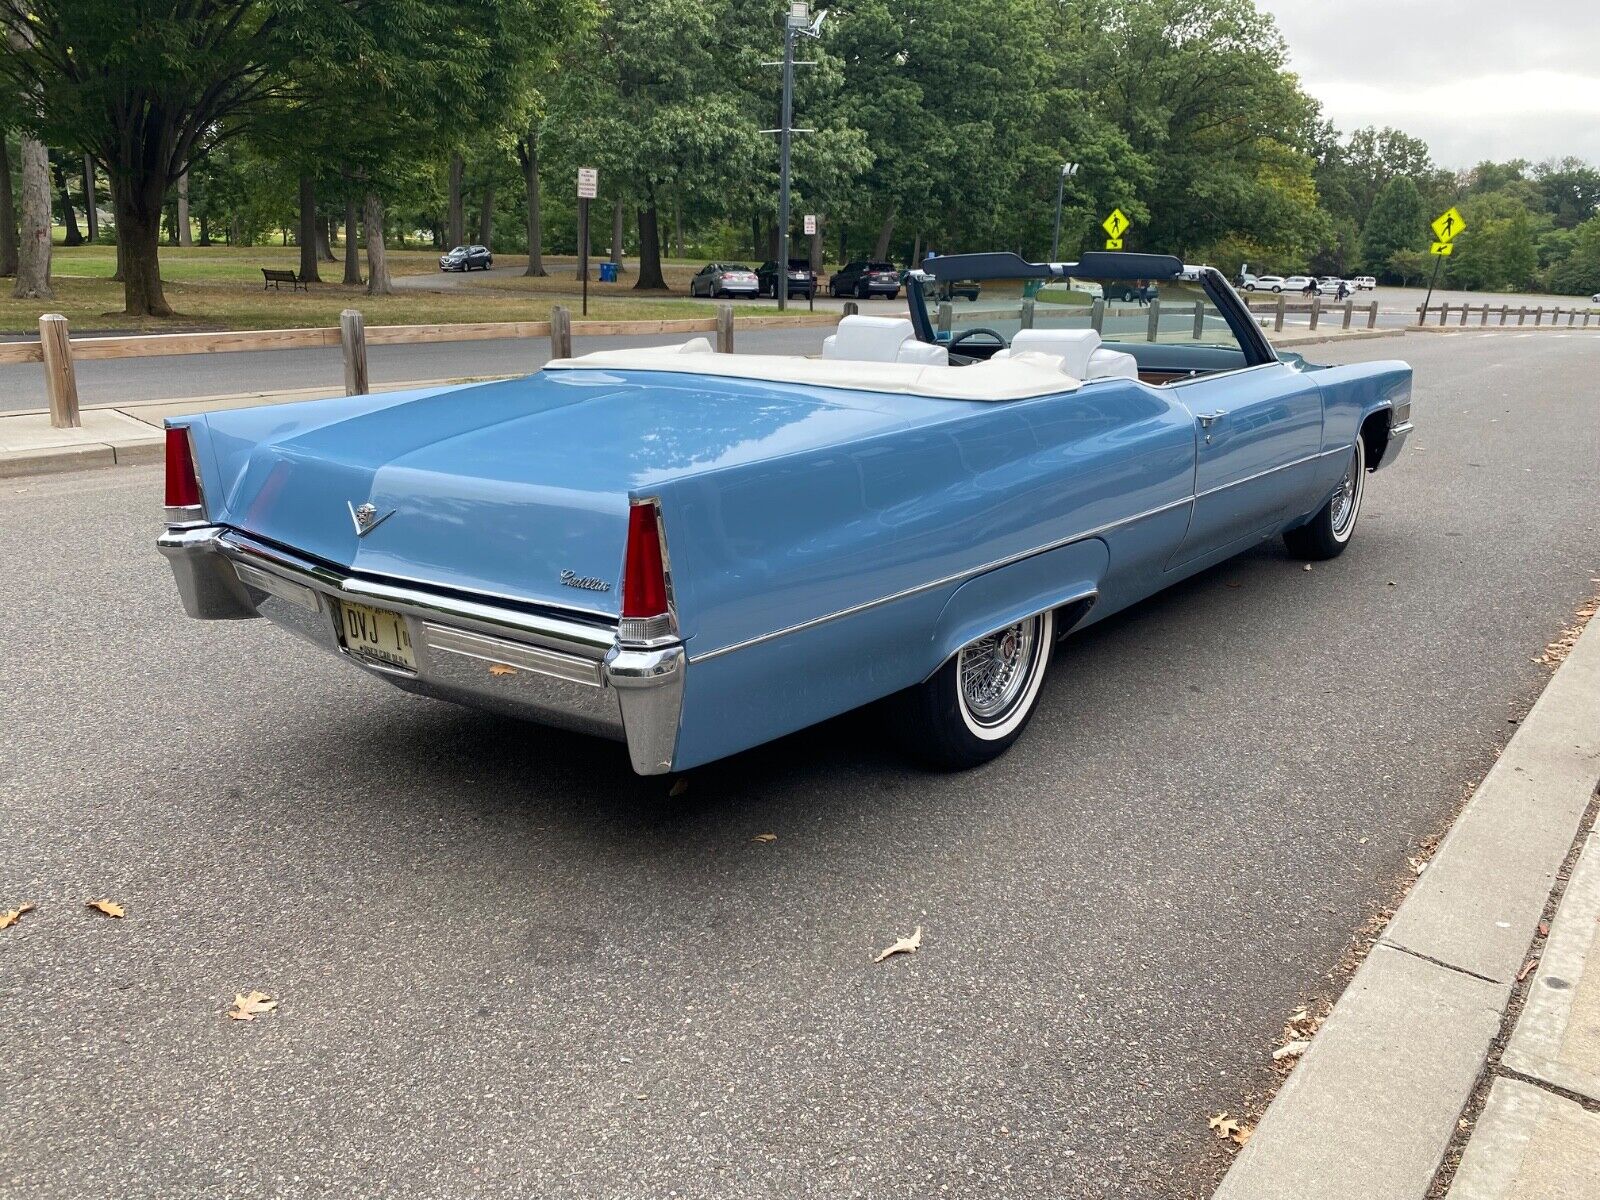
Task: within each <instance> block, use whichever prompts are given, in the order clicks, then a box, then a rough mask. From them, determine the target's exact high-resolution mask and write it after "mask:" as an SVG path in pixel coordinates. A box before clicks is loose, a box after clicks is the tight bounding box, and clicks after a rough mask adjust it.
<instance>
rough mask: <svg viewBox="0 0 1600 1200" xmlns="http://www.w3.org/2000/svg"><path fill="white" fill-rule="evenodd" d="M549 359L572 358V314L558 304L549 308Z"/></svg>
mask: <svg viewBox="0 0 1600 1200" xmlns="http://www.w3.org/2000/svg"><path fill="white" fill-rule="evenodd" d="M550 357H551V358H571V357H572V313H571V312H570V311H569V310H568V309H566V308H564V307H563V306H562V305H559V304H552V305H551V306H550Z"/></svg>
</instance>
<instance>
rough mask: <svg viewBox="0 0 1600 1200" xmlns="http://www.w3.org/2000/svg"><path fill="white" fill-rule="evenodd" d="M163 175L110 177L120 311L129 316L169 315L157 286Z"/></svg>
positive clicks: (152, 173) (163, 198)
mask: <svg viewBox="0 0 1600 1200" xmlns="http://www.w3.org/2000/svg"><path fill="white" fill-rule="evenodd" d="M166 185H167V180H166V176H164V175H162V174H161V173H160V172H159V171H151V172H148V173H146V174H145V175H144V176H143V177H140V178H135V179H130V178H129V177H128V176H127V175H125V174H120V173H119V174H114V175H112V176H111V206H112V211H113V212H114V213H115V214H116V218H117V269H118V271H119V272H120V273H121V275H122V297H123V312H124V313H126V314H127V315H128V316H130V317H170V316H171V315H172V306H171V305H169V304H168V303H167V297H166V294H165V293H164V292H163V291H162V289H161V213H162V209H163V207H164V202H165V199H166Z"/></svg>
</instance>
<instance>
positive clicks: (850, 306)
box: [844, 300, 861, 317]
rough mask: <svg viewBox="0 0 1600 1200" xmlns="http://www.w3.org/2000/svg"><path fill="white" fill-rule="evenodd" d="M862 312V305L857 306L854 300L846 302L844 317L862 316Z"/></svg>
mask: <svg viewBox="0 0 1600 1200" xmlns="http://www.w3.org/2000/svg"><path fill="white" fill-rule="evenodd" d="M860 312H861V305H859V304H857V303H856V302H855V301H854V300H846V301H845V302H844V315H845V316H847V317H854V316H858V315H859V314H860Z"/></svg>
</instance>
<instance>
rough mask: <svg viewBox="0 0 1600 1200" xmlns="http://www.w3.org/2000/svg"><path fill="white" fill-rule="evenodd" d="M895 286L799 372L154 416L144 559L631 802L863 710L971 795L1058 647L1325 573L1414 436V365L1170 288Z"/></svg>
mask: <svg viewBox="0 0 1600 1200" xmlns="http://www.w3.org/2000/svg"><path fill="white" fill-rule="evenodd" d="M973 284H978V285H981V288H980V290H981V298H980V299H978V300H974V301H965V302H962V303H959V304H956V303H953V302H952V301H951V300H949V299H942V298H941V297H944V296H949V295H950V294H951V288H952V286H955V285H961V286H970V285H973ZM906 290H907V295H908V300H909V315H908V316H907V317H904V318H899V317H862V316H847V317H845V318H844V319H843V320H842V321H841V322H840V323H839V326H838V330H837V332H836V333H834V334H833V335H832V336H830V337H829V338H828V339H827V340H826V342H825V344H824V346H823V350H822V354H821V356H820V357H818V358H805V357H790V356H763V355H744V354H739V355H730V354H719V353H715V352H713V351H712V349H711V347H710V345H709V344H708V343H707V342H706V341H705V340H704V339H694V340H691V341H689V342H688V343H687V344H684V345H682V346H676V347H669V348H652V349H637V350H610V351H604V352H601V353H596V354H587V355H583V356H581V357H575V358H570V359H563V360H557V361H553V362H550V363H548V364H547V365H546V366H545V367H544V369H543V370H541V371H539V372H537V373H536V374H534V375H531V376H528V377H526V378H522V379H514V380H506V381H503V382H496V383H482V384H470V385H463V386H453V387H432V388H425V389H419V390H414V391H404V392H391V393H388V394H386V395H367V396H349V397H344V398H337V399H328V400H316V401H310V402H306V403H300V404H289V405H282V406H276V407H264V408H254V409H243V410H235V411H231V412H213V413H209V414H206V415H203V416H193V417H182V418H177V419H174V420H171V421H169V422H168V425H167V432H166V436H167V468H166V492H167V494H166V521H167V530H166V532H165V533H164V534H163V535H162V536H161V538H160V541H159V548H160V550H161V553H162V554H164V555H165V556H166V558H167V559H168V561H169V563H170V565H171V567H172V570H173V572H174V574H175V575H176V577H177V584H178V591H179V593H180V595H181V596H182V599H183V605H184V608H185V610H186V611H187V612H188V614H189V615H190V616H191V617H198V618H201V619H207V620H223V619H234V618H244V617H256V616H264V617H267V618H269V619H271V620H272V621H274V622H276V623H278V624H279V625H282V626H283V627H285V628H287V629H289V630H291V631H293V632H295V633H297V634H300V635H301V636H303V637H305V638H307V639H309V640H310V641H312V642H314V643H316V644H317V645H319V646H322V647H324V648H325V649H327V650H328V651H330V652H331V653H332V654H334V655H336V656H338V657H339V658H341V659H343V660H344V661H345V662H347V663H349V664H352V665H353V666H355V667H357V668H359V669H361V670H363V671H365V672H368V673H370V674H371V675H373V676H375V677H377V678H378V679H381V680H384V681H386V682H388V683H391V684H394V685H395V686H397V687H400V688H403V689H405V690H407V691H411V692H417V693H421V694H423V695H427V696H434V697H441V698H444V699H447V700H453V701H459V702H461V703H464V704H469V705H476V706H479V707H482V708H486V709H491V710H497V711H500V712H504V713H510V714H515V715H519V716H523V717H527V718H530V719H532V720H535V721H540V722H544V723H547V724H552V725H559V726H563V727H566V728H569V729H574V730H579V731H582V732H586V733H591V734H598V735H602V736H608V737H611V738H614V739H617V740H620V741H622V742H623V743H625V744H626V746H627V750H628V754H629V756H630V758H631V760H632V763H633V767H634V769H635V770H636V771H638V772H640V773H642V774H659V773H662V772H669V771H681V770H683V769H685V768H689V767H693V766H695V765H697V764H700V763H705V762H708V761H710V760H713V759H717V758H721V757H723V756H725V755H729V754H733V753H735V752H737V751H740V750H744V749H746V748H748V747H751V746H756V745H759V744H760V743H763V742H766V741H769V740H771V739H773V738H777V737H781V736H782V735H784V734H787V733H789V732H791V731H794V730H797V729H801V728H803V727H805V726H808V725H811V724H813V723H815V722H818V721H822V720H824V719H826V718H828V717H832V716H834V715H836V714H838V713H843V712H845V711H847V710H850V709H855V708H858V707H862V706H865V705H868V704H870V703H873V702H879V701H881V702H883V703H881V704H879V705H878V706H877V709H876V710H875V711H876V712H877V713H878V714H880V715H881V717H882V719H883V720H884V721H885V722H887V723H890V724H892V725H893V727H894V728H895V729H896V730H897V731H898V733H899V735H900V736H901V737H902V739H903V741H904V743H905V744H906V745H907V746H908V747H909V748H910V749H912V750H913V751H915V752H916V753H918V754H920V755H921V756H923V757H924V758H926V759H928V760H930V761H931V762H933V763H934V764H936V765H940V766H944V767H967V766H973V765H976V764H978V763H981V762H983V761H985V760H987V759H990V758H992V757H994V756H995V755H997V754H999V753H1000V752H1002V751H1003V750H1004V749H1006V747H1008V746H1009V745H1010V744H1011V743H1012V742H1013V741H1015V740H1016V739H1017V737H1018V735H1019V734H1020V733H1021V732H1022V730H1023V727H1024V726H1025V725H1026V723H1027V721H1028V719H1029V717H1030V715H1031V714H1032V713H1033V711H1034V709H1035V708H1036V707H1037V705H1038V703H1039V695H1040V685H1041V683H1042V681H1043V679H1044V676H1045V671H1046V669H1047V667H1048V666H1049V663H1050V657H1051V651H1052V648H1053V647H1054V645H1055V643H1056V642H1057V641H1058V640H1059V639H1060V638H1062V637H1064V636H1066V635H1067V634H1068V633H1069V632H1070V631H1072V630H1076V629H1081V628H1083V627H1084V626H1086V625H1088V624H1091V623H1092V622H1095V621H1098V620H1100V619H1102V618H1104V617H1106V616H1108V615H1109V614H1111V613H1114V612H1116V611H1118V610H1119V609H1122V608H1125V607H1127V606H1128V605H1130V604H1133V603H1135V602H1136V601H1138V600H1140V599H1141V598H1143V597H1146V596H1149V595H1150V594H1151V593H1153V592H1156V591H1157V590H1159V589H1161V588H1164V587H1166V586H1168V585H1169V584H1171V583H1174V582H1175V581H1177V580H1180V579H1183V578H1184V577H1186V576H1189V575H1193V574H1194V573H1195V572H1197V571H1202V570H1204V569H1205V568H1206V567H1209V566H1211V565H1213V564H1215V563H1218V562H1221V561H1222V560H1224V559H1226V558H1228V557H1229V556H1231V555H1235V554H1238V553H1239V552H1240V551H1242V550H1246V549H1248V548H1249V547H1251V546H1254V545H1256V544H1258V543H1259V542H1261V541H1262V540H1263V539H1266V538H1272V537H1279V536H1281V537H1282V538H1283V541H1284V543H1285V544H1286V545H1287V547H1288V550H1289V552H1290V553H1291V554H1293V555H1296V556H1299V557H1302V558H1308V559H1319V558H1330V557H1332V556H1334V555H1337V554H1340V553H1342V552H1343V551H1344V550H1345V548H1346V547H1347V546H1348V545H1349V544H1350V540H1351V538H1352V536H1353V535H1354V533H1355V530H1356V523H1357V520H1358V518H1359V517H1360V515H1361V502H1362V497H1363V495H1364V491H1365V487H1366V479H1367V475H1368V474H1369V473H1370V472H1372V471H1374V470H1377V469H1378V468H1380V467H1384V466H1387V465H1388V464H1389V463H1391V462H1393V461H1394V459H1395V457H1396V456H1397V455H1398V454H1399V453H1400V450H1401V446H1402V445H1403V443H1404V442H1405V439H1406V435H1407V434H1408V433H1409V432H1410V430H1411V420H1410V413H1411V370H1410V368H1409V367H1407V366H1406V365H1405V364H1404V363H1398V362H1379V363H1365V364H1361V365H1356V366H1340V367H1326V368H1317V367H1312V366H1310V365H1308V364H1306V363H1304V362H1303V361H1301V360H1300V359H1299V358H1298V357H1296V356H1293V355H1280V354H1278V353H1276V352H1275V351H1274V350H1273V348H1272V346H1271V345H1269V344H1268V342H1267V339H1266V338H1265V336H1264V335H1263V333H1262V331H1261V329H1260V328H1259V326H1258V325H1257V324H1256V322H1255V321H1253V320H1252V318H1251V316H1250V314H1249V312H1248V311H1247V309H1246V308H1245V306H1244V305H1243V304H1242V303H1241V302H1240V300H1239V298H1238V296H1237V295H1236V294H1235V293H1234V291H1233V290H1232V288H1231V287H1230V286H1229V285H1228V283H1227V281H1226V280H1225V279H1224V278H1223V277H1222V276H1221V275H1220V274H1218V273H1217V272H1216V271H1215V270H1212V269H1210V268H1207V267H1191V266H1186V265H1184V263H1183V262H1181V261H1180V260H1179V259H1176V258H1171V257H1167V256H1164V255H1142V254H1123V253H1104V254H1099V253H1096V254H1085V255H1083V256H1082V261H1080V262H1075V263H1034V262H1028V261H1026V260H1024V259H1022V258H1021V257H1018V256H1016V255H1014V254H966V255H951V256H947V257H944V258H937V259H931V260H929V261H928V262H926V263H924V264H923V266H922V269H920V270H918V271H915V272H912V273H910V274H909V275H908V277H907V280H906ZM1116 297H1136V299H1120V300H1119V299H1116Z"/></svg>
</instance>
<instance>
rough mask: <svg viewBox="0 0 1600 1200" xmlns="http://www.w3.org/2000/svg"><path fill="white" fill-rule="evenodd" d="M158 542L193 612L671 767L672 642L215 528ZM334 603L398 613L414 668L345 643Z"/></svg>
mask: <svg viewBox="0 0 1600 1200" xmlns="http://www.w3.org/2000/svg"><path fill="white" fill-rule="evenodd" d="M156 548H157V549H158V550H160V551H161V553H162V555H164V556H165V557H166V559H167V561H168V563H170V564H171V566H172V574H173V578H174V579H175V580H176V582H177V585H178V594H179V596H180V597H181V598H182V600H183V608H184V611H185V612H186V613H188V614H189V616H191V617H194V618H197V619H199V620H204V621H225V620H242V619H245V618H249V617H258V616H260V617H266V618H268V619H269V620H271V621H272V622H273V623H275V624H277V625H281V626H283V627H284V628H286V629H289V630H290V631H292V632H294V633H297V634H299V635H300V636H301V637H304V638H306V639H307V640H309V641H311V642H313V643H314V644H316V645H318V646H320V647H322V648H323V649H325V650H329V651H331V652H333V653H335V654H338V655H339V656H340V657H341V658H343V659H345V660H346V661H348V662H350V663H353V664H354V665H356V666H358V667H360V668H361V669H363V670H365V671H367V672H369V673H371V674H374V675H378V676H380V677H381V678H383V679H385V680H386V681H388V682H390V683H393V684H394V685H395V686H397V687H400V688H403V689H404V690H406V691H409V692H416V693H419V694H422V695H428V696H434V697H437V698H440V699H445V700H452V701H455V702H457V703H462V704H467V705H471V706H473V707H477V708H485V709H489V710H491V711H495V712H502V713H505V714H507V715H510V716H515V717H521V718H524V719H532V720H535V721H538V722H541V723H543V724H547V725H555V726H559V727H561V728H566V729H574V730H577V731H579V732H583V733H591V734H595V735H598V736H601V737H609V738H612V739H615V740H618V741H623V742H625V743H626V744H627V746H628V754H629V757H630V759H631V760H632V762H633V768H634V770H635V771H637V772H638V773H639V774H641V775H659V774H664V773H666V772H668V771H671V770H672V763H673V756H674V752H675V749H676V746H677V740H678V726H679V720H680V717H681V715H682V709H683V686H684V676H685V673H686V671H687V667H688V660H687V658H686V656H685V654H684V650H683V646H682V644H681V643H673V644H671V645H656V646H650V647H634V646H629V645H626V644H623V643H621V642H619V640H618V638H617V630H616V626H615V624H611V625H605V624H601V623H599V622H588V621H580V620H571V619H567V618H564V617H560V616H555V615H548V614H536V613H528V612H521V611H518V610H516V609H511V608H506V607H502V606H500V605H497V604H492V603H485V602H482V601H477V600H468V599H464V598H460V597H455V596H442V595H437V594H434V593H432V592H427V591H424V590H421V589H418V588H412V587H404V586H398V585H395V584H390V583H384V582H380V581H378V580H373V579H367V578H362V577H360V576H357V575H351V574H347V573H345V572H342V571H338V570H335V569H331V568H329V567H327V566H325V565H323V564H320V563H316V562H312V561H310V560H308V559H304V558H301V557H300V556H298V555H296V554H293V553H292V552H289V551H286V550H282V549H280V548H278V547H276V546H270V545H267V544H265V543H263V542H260V541H257V540H256V539H254V538H251V537H249V536H247V535H245V534H241V533H238V532H235V531H233V530H229V529H226V528H224V527H222V526H217V525H204V526H197V527H190V528H181V529H169V530H168V531H167V532H166V533H164V534H163V535H161V537H160V538H159V539H158V540H157V542H156ZM335 600H347V601H353V602H356V603H364V604H372V605H376V606H378V607H381V608H386V609H390V610H391V611H394V612H398V613H400V614H401V615H402V616H403V617H404V618H405V620H406V626H407V629H408V631H409V633H410V636H411V644H412V649H413V652H414V653H415V655H416V660H417V670H416V671H415V673H413V672H411V671H408V670H406V669H404V668H401V667H394V666H390V665H387V664H384V663H378V662H374V661H371V660H369V659H366V658H363V657H361V656H359V655H356V654H352V653H351V652H350V651H349V650H347V649H345V647H344V646H343V645H342V644H341V643H340V641H339V637H338V634H337V632H336V621H337V619H338V618H337V613H336V609H335V607H334V605H333V603H332V601H335Z"/></svg>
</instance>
